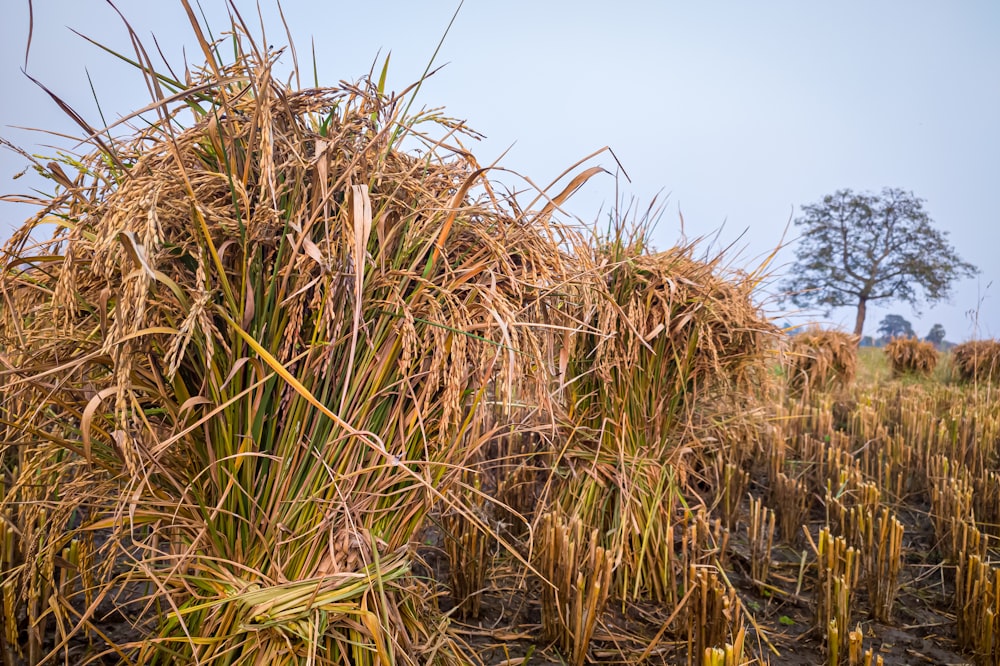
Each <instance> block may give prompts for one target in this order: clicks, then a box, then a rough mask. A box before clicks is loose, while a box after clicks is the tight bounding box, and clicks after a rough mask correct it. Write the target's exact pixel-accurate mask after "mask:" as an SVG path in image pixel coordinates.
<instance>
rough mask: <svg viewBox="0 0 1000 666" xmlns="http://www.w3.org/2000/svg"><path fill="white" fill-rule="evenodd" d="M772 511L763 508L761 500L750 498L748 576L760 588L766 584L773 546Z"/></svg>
mask: <svg viewBox="0 0 1000 666" xmlns="http://www.w3.org/2000/svg"><path fill="white" fill-rule="evenodd" d="M774 527H775V517H774V511H772V510H771V509H765V508H764V500H763V499H760V498H758V499H754V498H753V497H751V498H750V524H749V527H748V529H749V534H748V539H749V542H750V576H751V577H752V578H753V580H754V582H755V583H757V584H758V586H761V589H763V587H762V586H763V585H766V584H767V576H768V573H769V572H770V569H771V547H772V546H773V545H774Z"/></svg>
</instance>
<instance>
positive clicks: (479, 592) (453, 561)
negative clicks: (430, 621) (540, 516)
mask: <svg viewBox="0 0 1000 666" xmlns="http://www.w3.org/2000/svg"><path fill="white" fill-rule="evenodd" d="M472 506H475V505H472ZM484 508H485V507H483V505H482V504H480V505H479V506H476V510H477V511H478V512H480V513H482V512H484ZM441 526H442V528H443V529H444V532H445V534H444V550H445V554H446V555H447V557H448V565H449V578H450V580H451V593H452V597H453V598H454V599H455V602H456V604H457V605H458V612H459V614H460V615H461V616H462V617H463V618H478V617H479V610H480V606H481V605H482V596H483V591H484V590H485V588H486V571H487V565H488V563H489V553H490V552H491V551H492V549H493V544H494V541H495V539H494V538H493V536H492V535H491V534H488V533H486V532H484V531H483V529H482V528H481V527H480V526H479V525H476V524H475V523H473V522H472V521H471V520H469V518H468V516H466V514H465V513H461V512H457V511H456V512H451V513H447V514H445V515H443V516H442V517H441ZM348 570H349V569H348Z"/></svg>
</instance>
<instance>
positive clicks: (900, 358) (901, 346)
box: [885, 338, 938, 376]
mask: <svg viewBox="0 0 1000 666" xmlns="http://www.w3.org/2000/svg"><path fill="white" fill-rule="evenodd" d="M885 355H886V356H887V357H888V359H889V363H890V364H891V365H892V374H894V375H896V376H899V375H907V374H909V375H923V376H926V375H929V374H931V373H932V372H934V368H935V367H936V366H937V362H938V353H937V350H936V349H934V345H933V344H931V343H930V342H925V341H923V340H918V339H917V338H893V339H892V340H890V341H889V343H888V344H887V345H886V346H885Z"/></svg>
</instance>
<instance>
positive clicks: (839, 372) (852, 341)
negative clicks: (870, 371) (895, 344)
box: [785, 328, 858, 391]
mask: <svg viewBox="0 0 1000 666" xmlns="http://www.w3.org/2000/svg"><path fill="white" fill-rule="evenodd" d="M857 364H858V337H857V336H856V335H851V334H850V333H845V332H843V331H831V330H824V329H821V328H811V329H808V330H805V331H803V332H801V333H799V334H797V335H794V336H792V337H791V338H790V340H789V341H788V345H787V349H786V353H785V370H786V376H787V378H788V386H789V388H790V389H792V390H795V391H805V390H809V389H818V390H826V389H831V388H834V387H838V386H839V387H847V386H849V385H850V383H851V382H852V381H854V375H855V372H856V370H857Z"/></svg>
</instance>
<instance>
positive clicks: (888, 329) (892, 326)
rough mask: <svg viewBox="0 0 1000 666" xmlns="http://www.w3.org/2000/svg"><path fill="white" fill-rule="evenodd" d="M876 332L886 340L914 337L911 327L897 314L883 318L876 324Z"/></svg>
mask: <svg viewBox="0 0 1000 666" xmlns="http://www.w3.org/2000/svg"><path fill="white" fill-rule="evenodd" d="M878 332H879V334H880V335H881V336H882V337H883V338H885V339H886V340H891V339H892V338H912V337H915V336H916V333H914V332H913V325H912V324H910V322H909V321H907V320H906V319H904V318H903V316H902V315H898V314H891V315H886V316H885V317H883V318H882V321H880V322H879V323H878Z"/></svg>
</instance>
